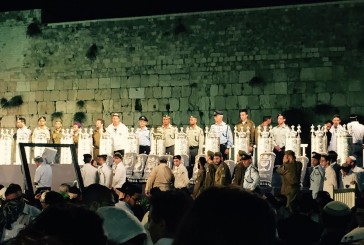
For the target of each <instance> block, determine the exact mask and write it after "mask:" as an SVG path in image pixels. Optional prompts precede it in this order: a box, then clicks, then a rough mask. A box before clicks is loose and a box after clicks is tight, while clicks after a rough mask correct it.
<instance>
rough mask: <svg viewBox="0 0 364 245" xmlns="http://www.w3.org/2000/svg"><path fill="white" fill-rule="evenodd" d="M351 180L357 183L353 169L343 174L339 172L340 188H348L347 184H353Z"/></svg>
mask: <svg viewBox="0 0 364 245" xmlns="http://www.w3.org/2000/svg"><path fill="white" fill-rule="evenodd" d="M353 181H355V183H357V179H356V174H355V173H354V172H353V171H351V170H350V171H349V172H348V173H347V174H345V175H344V174H343V173H342V172H341V181H340V188H348V186H349V187H350V185H353V184H352V182H353Z"/></svg>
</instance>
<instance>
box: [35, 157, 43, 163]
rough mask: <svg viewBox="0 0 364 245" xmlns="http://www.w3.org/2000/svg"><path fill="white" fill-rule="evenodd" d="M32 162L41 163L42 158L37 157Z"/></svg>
mask: <svg viewBox="0 0 364 245" xmlns="http://www.w3.org/2000/svg"><path fill="white" fill-rule="evenodd" d="M34 162H43V158H42V157H40V156H37V157H35V158H34Z"/></svg>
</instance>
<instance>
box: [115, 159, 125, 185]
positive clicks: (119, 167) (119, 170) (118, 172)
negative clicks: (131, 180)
mask: <svg viewBox="0 0 364 245" xmlns="http://www.w3.org/2000/svg"><path fill="white" fill-rule="evenodd" d="M113 173H114V176H113V178H112V187H114V188H121V187H122V186H123V184H124V183H125V181H126V168H125V166H124V164H123V162H119V163H118V164H115V163H114V165H113Z"/></svg>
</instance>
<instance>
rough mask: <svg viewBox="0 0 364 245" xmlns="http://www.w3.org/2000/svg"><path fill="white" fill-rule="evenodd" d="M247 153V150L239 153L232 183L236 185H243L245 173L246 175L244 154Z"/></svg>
mask: <svg viewBox="0 0 364 245" xmlns="http://www.w3.org/2000/svg"><path fill="white" fill-rule="evenodd" d="M244 155H246V152H245V151H241V150H240V151H239V152H238V155H237V160H238V161H237V163H236V166H235V168H234V173H233V180H232V184H233V185H236V186H240V187H243V184H244V175H245V170H246V167H244V164H243V156H244Z"/></svg>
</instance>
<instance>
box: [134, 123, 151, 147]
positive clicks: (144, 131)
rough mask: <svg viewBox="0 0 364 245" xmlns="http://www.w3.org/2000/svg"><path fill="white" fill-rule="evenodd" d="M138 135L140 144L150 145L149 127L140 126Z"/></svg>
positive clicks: (137, 131)
mask: <svg viewBox="0 0 364 245" xmlns="http://www.w3.org/2000/svg"><path fill="white" fill-rule="evenodd" d="M136 135H137V137H138V140H139V145H143V146H150V131H149V129H148V128H147V127H144V128H138V129H137V130H136Z"/></svg>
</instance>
